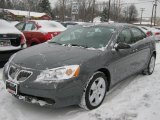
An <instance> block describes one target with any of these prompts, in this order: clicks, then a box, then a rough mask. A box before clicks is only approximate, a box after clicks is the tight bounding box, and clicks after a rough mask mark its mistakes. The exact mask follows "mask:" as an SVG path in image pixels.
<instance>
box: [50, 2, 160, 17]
mask: <svg viewBox="0 0 160 120" xmlns="http://www.w3.org/2000/svg"><path fill="white" fill-rule="evenodd" d="M56 1H57V0H50V2H51V5H52V6H54V3H55V2H56ZM98 1H108V0H96V2H98ZM111 1H113V0H111ZM121 1H122V2H123V3H129V4H128V5H130V3H135V5H136V7H137V10H138V13H139V17H140V15H141V11H140V10H141V8H145V11H144V12H143V17H151V14H152V6H153V2H151V1H154V0H121ZM137 3H139V4H137ZM159 11H160V3H158V7H157V16H158V17H160V12H159Z"/></svg>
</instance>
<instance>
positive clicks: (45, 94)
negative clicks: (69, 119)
mask: <svg viewBox="0 0 160 120" xmlns="http://www.w3.org/2000/svg"><path fill="white" fill-rule="evenodd" d="M36 72H37V71H33V73H35V74H37V73H36ZM7 76H8V73H7V71H6V70H5V68H4V71H3V80H4V82H5V81H6V80H8V77H7ZM35 76H37V75H35ZM35 78H36V77H34V74H33V76H31V77H30V78H29V79H27V80H25V81H23V82H18V94H17V95H14V96H15V97H16V98H18V99H20V100H23V101H25V102H29V103H33V104H39V105H41V106H48V105H49V106H52V107H54V108H59V107H65V106H70V105H77V104H79V103H80V100H81V96H82V94H83V87H82V86H83V85H82V82H81V80H80V78H73V79H69V80H64V82H61V83H56V82H55V83H54V82H53V83H40V82H35V81H34V80H36V79H35Z"/></svg>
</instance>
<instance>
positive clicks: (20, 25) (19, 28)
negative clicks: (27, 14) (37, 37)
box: [16, 23, 25, 31]
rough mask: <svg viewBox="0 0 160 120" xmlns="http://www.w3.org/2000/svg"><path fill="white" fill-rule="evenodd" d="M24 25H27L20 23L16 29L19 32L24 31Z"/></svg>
mask: <svg viewBox="0 0 160 120" xmlns="http://www.w3.org/2000/svg"><path fill="white" fill-rule="evenodd" d="M24 25H25V23H19V24H17V25H16V28H17V29H18V30H20V31H22V30H23V28H24Z"/></svg>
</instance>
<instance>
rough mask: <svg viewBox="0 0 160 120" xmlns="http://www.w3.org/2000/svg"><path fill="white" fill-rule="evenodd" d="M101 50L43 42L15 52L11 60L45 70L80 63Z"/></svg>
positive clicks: (20, 64) (23, 65) (24, 65)
mask: <svg viewBox="0 0 160 120" xmlns="http://www.w3.org/2000/svg"><path fill="white" fill-rule="evenodd" d="M101 52H102V51H100V50H88V49H84V48H79V47H68V46H61V45H55V44H53V43H43V44H41V45H36V46H34V47H30V48H27V49H25V50H22V51H20V52H18V53H16V55H15V56H14V59H13V60H12V61H13V63H15V64H17V65H19V66H22V67H26V68H31V69H35V70H45V69H52V68H56V67H61V66H65V65H77V64H78V65H81V64H82V62H84V61H86V60H89V59H92V58H93V57H96V56H98V55H100V54H101Z"/></svg>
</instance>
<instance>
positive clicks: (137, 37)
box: [131, 28, 146, 42]
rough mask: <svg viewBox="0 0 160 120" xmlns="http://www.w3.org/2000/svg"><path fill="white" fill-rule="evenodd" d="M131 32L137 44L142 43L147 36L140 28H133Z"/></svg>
mask: <svg viewBox="0 0 160 120" xmlns="http://www.w3.org/2000/svg"><path fill="white" fill-rule="evenodd" d="M131 31H132V33H133V37H134V41H135V42H137V41H140V40H142V39H143V38H145V36H146V35H145V34H144V33H143V32H142V31H141V30H140V29H138V28H131Z"/></svg>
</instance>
